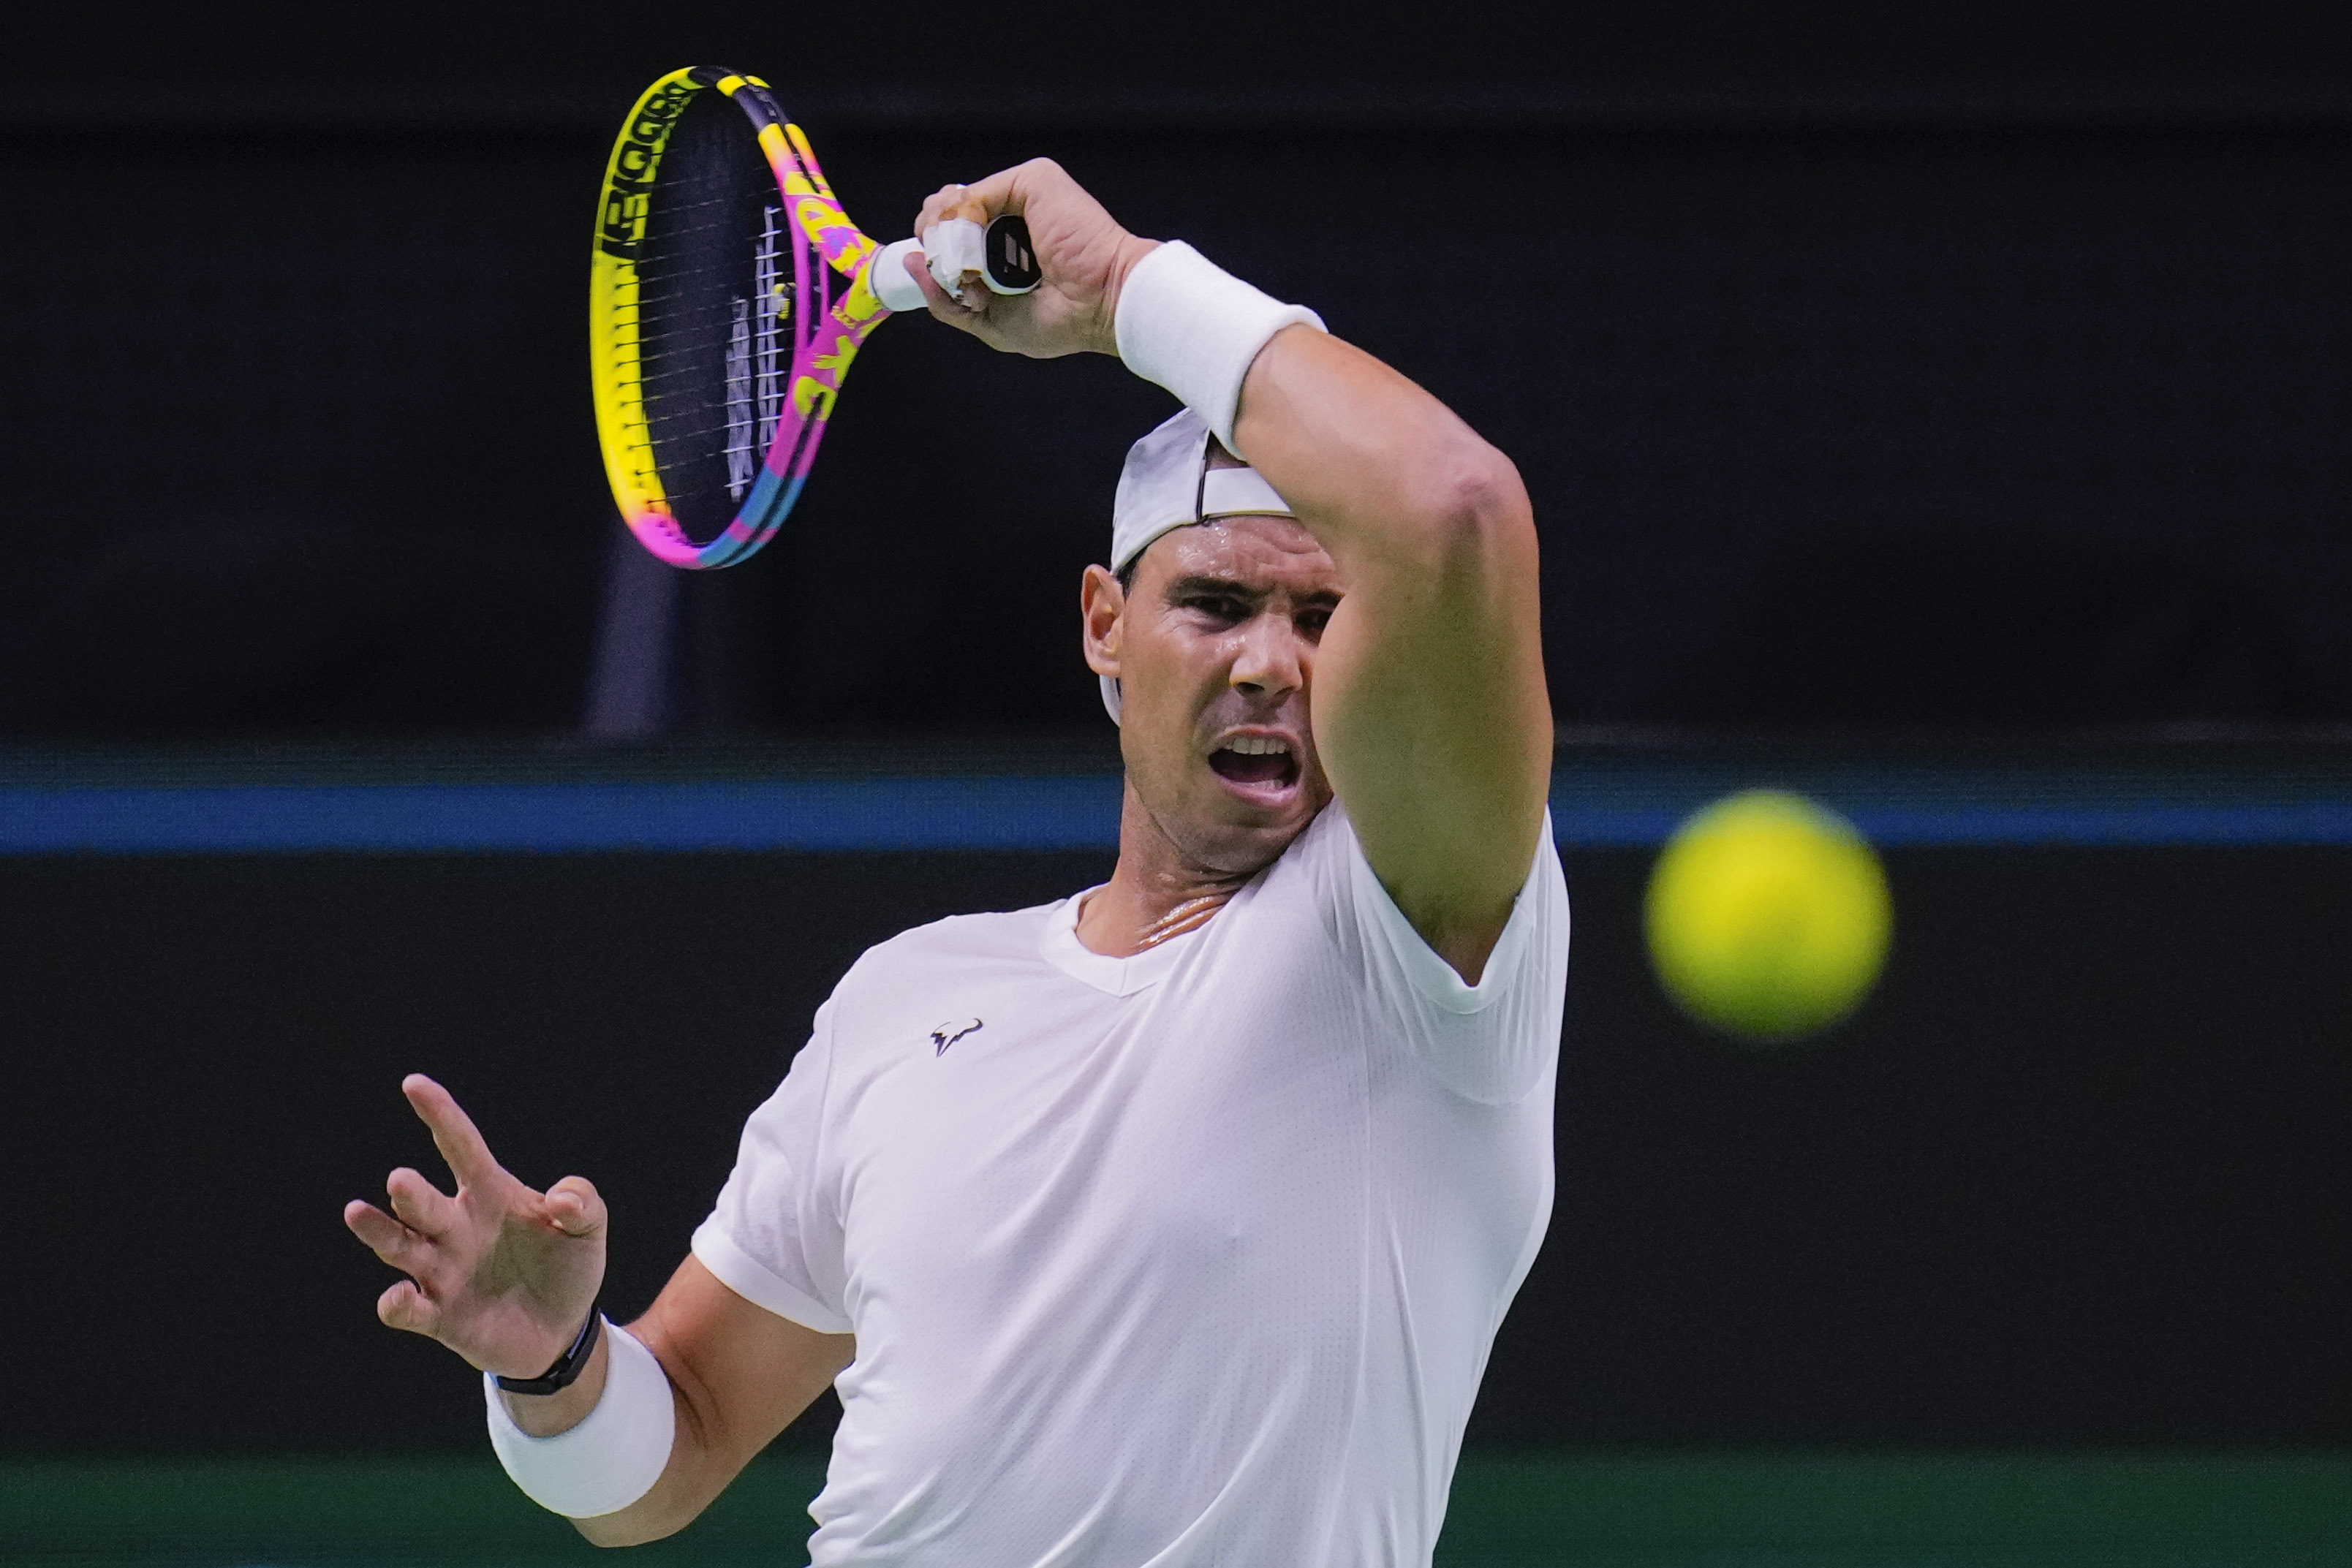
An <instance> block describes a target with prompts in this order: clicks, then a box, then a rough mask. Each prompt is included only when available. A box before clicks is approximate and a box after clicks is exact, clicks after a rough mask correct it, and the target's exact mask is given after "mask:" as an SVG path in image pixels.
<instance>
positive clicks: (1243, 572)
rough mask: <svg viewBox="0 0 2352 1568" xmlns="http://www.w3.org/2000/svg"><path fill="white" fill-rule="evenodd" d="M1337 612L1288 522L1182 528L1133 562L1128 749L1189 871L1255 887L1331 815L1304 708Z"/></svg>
mask: <svg viewBox="0 0 2352 1568" xmlns="http://www.w3.org/2000/svg"><path fill="white" fill-rule="evenodd" d="M1114 591H1116V590H1115V586H1114ZM1338 604H1339V570H1338V569H1337V568H1336V567H1335V566H1334V565H1333V564H1332V561H1331V558H1330V557H1329V556H1328V555H1327V554H1326V553H1324V550H1323V547H1322V546H1320V545H1318V544H1317V543H1316V542H1315V538H1314V536H1313V535H1312V534H1310V533H1308V532H1307V530H1306V529H1305V528H1302V527H1300V526H1299V525H1298V524H1297V523H1296V522H1294V521H1292V520H1291V519H1290V518H1288V517H1226V518H1223V519H1221V520H1219V521H1217V522H1213V523H1204V524H1201V525H1199V526H1197V527H1193V528H1177V529H1174V530H1172V531H1171V532H1169V533H1166V534H1163V535H1161V536H1160V538H1157V539H1155V540H1153V541H1152V543H1151V545H1150V548H1149V549H1146V550H1145V551H1144V552H1143V556H1142V559H1140V560H1139V561H1138V562H1137V566H1136V572H1135V576H1134V579H1133V581H1132V583H1131V586H1130V588H1129V591H1128V592H1127V593H1126V595H1125V598H1124V603H1123V605H1122V607H1121V609H1120V612H1119V614H1118V626H1117V630H1116V658H1117V661H1118V676H1119V698H1120V707H1121V715H1120V723H1119V747H1120V750H1121V751H1122V752H1123V753H1124V755H1125V758H1126V762H1127V772H1128V779H1129V783H1130V784H1131V785H1132V786H1133V787H1134V789H1135V791H1136V794H1137V797H1138V799H1139V800H1140V801H1141V802H1142V804H1143V806H1144V808H1145V809H1146V810H1149V811H1150V813H1151V814H1152V816H1153V818H1154V819H1155V820H1156V821H1158V822H1159V824H1160V829H1161V831H1164V832H1166V833H1167V834H1168V835H1169V837H1170V838H1171V839H1172V840H1174V841H1175V842H1176V843H1177V845H1178V847H1179V848H1180V849H1181V850H1183V851H1184V852H1186V853H1187V854H1188V856H1190V857H1191V858H1192V859H1193V860H1194V861H1195V862H1198V863H1200V864H1202V865H1203V866H1205V867H1210V868H1213V869H1216V870H1220V871H1226V872H1235V873H1246V872H1254V871H1255V870H1256V869H1257V868H1258V867H1260V866H1262V865H1265V863H1266V862H1269V861H1271V860H1273V859H1274V857H1275V856H1276V855H1278V854H1280V853H1281V852H1282V851H1283V849H1284V848H1285V847H1286V845H1287V844H1288V843H1289V842H1290V841H1291V840H1292V839H1294V838H1296V837H1297V835H1298V833H1299V832H1300V831H1302V830H1303V829H1305V827H1306V826H1307V823H1308V822H1310V821H1313V820H1314V817H1315V814H1316V812H1318V811H1319V810H1322V809H1323V807H1324V805H1325V804H1326V803H1327V802H1328V801H1329V800H1330V799H1331V786H1330V784H1329V782H1328V780H1326V779H1325V778H1324V776H1323V769H1322V767H1321V765H1320V764H1319V763H1318V760H1317V758H1316V755H1315V735H1314V730H1313V728H1312V727H1311V726H1310V723H1309V719H1308V714H1309V706H1308V694H1309V692H1310V690H1311V688H1312V685H1313V681H1314V674H1315V651H1316V646H1317V644H1318V643H1319V642H1320V641H1321V640H1322V636H1323V627H1324V624H1325V622H1328V621H1329V620H1330V618H1331V612H1332V610H1333V609H1334V608H1335V607H1336V606H1337V605H1338Z"/></svg>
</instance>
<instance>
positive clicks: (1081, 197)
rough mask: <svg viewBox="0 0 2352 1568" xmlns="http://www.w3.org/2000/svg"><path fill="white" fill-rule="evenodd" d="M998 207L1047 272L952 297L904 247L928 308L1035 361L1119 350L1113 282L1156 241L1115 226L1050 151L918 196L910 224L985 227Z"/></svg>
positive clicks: (921, 228)
mask: <svg viewBox="0 0 2352 1568" xmlns="http://www.w3.org/2000/svg"><path fill="white" fill-rule="evenodd" d="M1004 213H1018V214H1020V215H1021V216H1022V217H1023V218H1024V220H1026V221H1027V223H1028V225H1029V243H1030V245H1031V246H1033V247H1034V249H1035V251H1036V253H1037V265H1038V267H1039V268H1040V270H1042V271H1043V272H1044V274H1045V277H1044V280H1043V281H1041V282H1040V283H1039V284H1038V285H1037V287H1035V288H1034V289H1032V290H1031V291H1030V292H1028V293H1026V294H993V293H991V292H990V291H989V290H988V288H987V287H986V286H984V285H982V284H977V283H974V284H971V285H968V286H967V287H965V289H964V291H963V294H962V297H961V298H958V297H956V296H953V295H950V294H948V293H947V292H945V291H944V290H942V289H941V288H940V286H939V284H938V283H937V282H935V281H934V280H933V279H932V277H931V276H930V274H929V272H928V271H926V270H925V269H924V267H923V266H922V264H921V262H920V260H919V259H918V258H915V257H911V256H910V257H908V267H907V270H908V273H909V274H911V275H912V276H913V277H914V278H915V279H916V281H917V282H919V283H920V284H921V285H922V287H923V298H925V299H926V300H928V301H929V304H930V308H931V314H932V315H933V316H935V317H937V318H938V319H940V320H942V321H944V322H946V323H947V324H948V325H949V326H950V327H954V328H958V329H961V330H963V331H966V332H970V333H971V335H972V336H973V337H975V338H978V339H979V340H981V341H982V342H984V343H986V344H988V345H989V346H990V347H991V348H994V349H1002V350H1004V351H1006V352H1007V353H1014V354H1026V355H1028V356H1029V357H1030V358H1031V359H1033V360H1052V359H1058V358H1060V357H1061V356H1062V355H1064V354H1080V353H1088V352H1092V353H1098V354H1116V353H1118V337H1117V335H1116V333H1115V332H1114V330H1113V322H1114V320H1115V319H1116V317H1117V314H1118V289H1119V285H1120V284H1121V283H1122V282H1124V281H1125V280H1126V277H1127V274H1128V272H1129V269H1130V268H1132V267H1134V266H1135V264H1136V263H1137V262H1138V261H1140V260H1141V259H1142V258H1143V257H1144V256H1145V255H1146V254H1147V253H1149V252H1150V250H1151V249H1152V248H1153V247H1154V246H1157V245H1158V244H1159V243H1160V242H1159V241H1158V240H1150V239H1143V238H1139V236H1137V235H1131V234H1129V233H1128V232H1127V230H1125V229H1124V228H1121V227H1120V226H1119V225H1118V220H1117V219H1115V218H1113V217H1112V216H1111V215H1110V214H1109V212H1108V211H1107V210H1106V209H1105V208H1104V206H1103V204H1101V203H1100V202H1097V201H1096V200H1095V199H1094V197H1093V196H1091V195H1089V194H1088V193H1087V190H1086V188H1085V187H1084V186H1082V185H1080V184H1079V183H1077V182H1076V180H1073V179H1071V178H1070V176H1069V174H1068V173H1067V172H1066V171H1065V170H1064V169H1063V168H1062V166H1061V165H1060V164H1059V163H1056V162H1054V161H1053V160H1052V159H1050V158H1032V159H1031V160H1030V161H1029V162H1026V163H1023V164H1019V165H1017V166H1015V167H1013V168H1011V169H1006V170H1003V171H1001V172H997V173H994V174H991V175H990V176H989V177H988V178H987V179H985V180H982V181H981V182H980V183H978V184H975V185H946V186H942V187H941V188H940V190H939V191H937V192H936V193H933V194H932V195H931V197H930V198H929V200H928V201H926V202H924V204H923V210H922V211H921V213H919V214H918V215H917V216H916V218H915V233H916V234H917V235H923V234H925V233H926V232H928V231H929V229H930V227H931V225H934V224H936V223H938V222H940V220H941V219H943V218H950V217H963V218H971V219H972V220H973V221H975V222H977V223H979V224H981V225H983V226H985V225H987V223H988V222H989V220H990V219H992V218H994V217H997V216H998V215H1000V214H1004Z"/></svg>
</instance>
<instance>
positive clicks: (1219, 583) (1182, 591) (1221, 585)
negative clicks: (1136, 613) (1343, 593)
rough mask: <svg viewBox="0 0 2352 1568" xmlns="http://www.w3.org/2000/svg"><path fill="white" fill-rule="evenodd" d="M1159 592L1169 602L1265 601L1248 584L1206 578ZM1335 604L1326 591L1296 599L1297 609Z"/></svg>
mask: <svg viewBox="0 0 2352 1568" xmlns="http://www.w3.org/2000/svg"><path fill="white" fill-rule="evenodd" d="M1164 592H1165V594H1166V595H1167V597H1168V598H1169V599H1170V600H1171V601H1174V600H1178V599H1187V598H1191V597H1192V596H1194V595H1208V594H1224V595H1227V596H1229V597H1232V598H1234V599H1240V600H1244V601H1247V602H1249V603H1252V604H1258V603H1263V602H1264V601H1265V600H1266V599H1267V598H1268V597H1269V591H1267V590H1265V589H1263V588H1252V587H1251V586H1250V585H1249V584H1248V583H1245V582H1239V581H1236V580H1234V579H1233V578H1230V577H1210V576H1207V575H1196V576H1192V577H1180V578H1178V579H1176V580H1174V581H1173V582H1171V583H1170V584H1169V585H1168V586H1167V588H1166V589H1165V590H1164ZM1338 603H1339V595H1338V594H1337V593H1334V592H1332V591H1330V590H1329V589H1328V588H1318V589H1317V590H1315V591H1313V592H1311V593H1302V594H1300V595H1298V604H1299V607H1300V608H1301V609H1307V610H1315V609H1322V610H1328V609H1329V608H1331V607H1332V606H1333V605H1336V604H1338Z"/></svg>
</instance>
